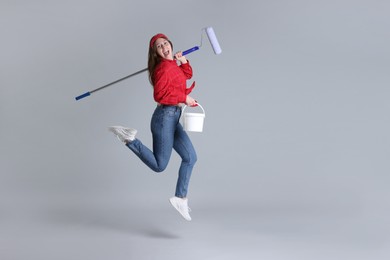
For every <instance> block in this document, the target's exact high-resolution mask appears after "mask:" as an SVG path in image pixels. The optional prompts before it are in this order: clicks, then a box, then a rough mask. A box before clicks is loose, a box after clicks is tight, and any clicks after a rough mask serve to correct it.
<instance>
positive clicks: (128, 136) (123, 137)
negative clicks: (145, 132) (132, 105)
mask: <svg viewBox="0 0 390 260" xmlns="http://www.w3.org/2000/svg"><path fill="white" fill-rule="evenodd" d="M108 130H109V131H111V132H113V133H114V134H115V135H116V136H117V137H118V139H119V140H120V141H121V142H124V143H128V142H131V141H134V139H135V135H136V134H137V130H135V129H133V128H127V127H124V126H110V127H109V128H108Z"/></svg>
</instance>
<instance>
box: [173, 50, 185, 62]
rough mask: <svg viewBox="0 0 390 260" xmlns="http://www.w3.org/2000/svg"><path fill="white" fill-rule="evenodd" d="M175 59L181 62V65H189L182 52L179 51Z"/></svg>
mask: <svg viewBox="0 0 390 260" xmlns="http://www.w3.org/2000/svg"><path fill="white" fill-rule="evenodd" d="M175 59H176V60H178V61H180V63H181V64H186V63H187V59H186V57H185V56H183V52H181V51H178V52H176V53H175Z"/></svg>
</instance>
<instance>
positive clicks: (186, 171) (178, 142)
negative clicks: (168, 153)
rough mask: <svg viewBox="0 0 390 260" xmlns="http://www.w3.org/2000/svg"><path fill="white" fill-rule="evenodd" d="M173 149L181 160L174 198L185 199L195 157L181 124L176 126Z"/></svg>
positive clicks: (192, 147)
mask: <svg viewBox="0 0 390 260" xmlns="http://www.w3.org/2000/svg"><path fill="white" fill-rule="evenodd" d="M173 148H174V149H175V151H176V152H177V153H178V154H179V155H180V157H181V158H182V162H181V165H180V168H179V177H178V179H177V184H176V192H175V196H176V197H179V198H185V197H186V196H187V192H188V185H189V182H190V178H191V173H192V169H193V168H194V165H195V163H196V161H197V155H196V152H195V149H194V146H193V145H192V142H191V140H190V138H189V136H188V134H187V133H186V132H185V131H184V129H183V127H182V125H181V124H177V126H176V132H175V140H174V143H173Z"/></svg>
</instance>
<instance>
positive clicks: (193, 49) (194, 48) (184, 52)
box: [183, 46, 199, 55]
mask: <svg viewBox="0 0 390 260" xmlns="http://www.w3.org/2000/svg"><path fill="white" fill-rule="evenodd" d="M197 50H199V46H195V47H193V48H191V49H188V50H186V51H183V55H187V54H189V53H191V52H194V51H197Z"/></svg>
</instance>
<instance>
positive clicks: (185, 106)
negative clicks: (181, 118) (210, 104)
mask: <svg viewBox="0 0 390 260" xmlns="http://www.w3.org/2000/svg"><path fill="white" fill-rule="evenodd" d="M197 106H199V107H200V108H201V109H202V110H203V114H204V115H205V114H206V112H205V111H204V109H203V107H202V106H201V105H200V104H199V103H196V106H193V107H197ZM186 108H187V105H184V107H183V110H182V114H184V109H186Z"/></svg>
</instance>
